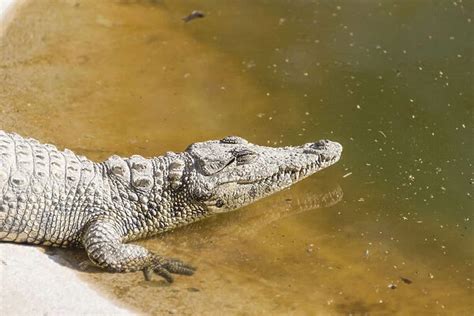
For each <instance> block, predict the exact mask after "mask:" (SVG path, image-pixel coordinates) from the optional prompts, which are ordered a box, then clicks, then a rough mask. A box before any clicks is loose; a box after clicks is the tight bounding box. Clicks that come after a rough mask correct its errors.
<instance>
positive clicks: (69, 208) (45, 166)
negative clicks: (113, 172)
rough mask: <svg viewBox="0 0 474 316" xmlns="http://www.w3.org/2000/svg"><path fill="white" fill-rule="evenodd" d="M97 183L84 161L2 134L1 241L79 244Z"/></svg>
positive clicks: (93, 169) (96, 176) (93, 166)
mask: <svg viewBox="0 0 474 316" xmlns="http://www.w3.org/2000/svg"><path fill="white" fill-rule="evenodd" d="M99 182H101V180H100V177H99V174H98V170H97V165H96V164H94V163H93V162H91V161H90V160H88V159H86V158H85V157H82V156H78V155H76V154H74V153H73V152H72V151H70V150H67V149H66V150H64V151H60V150H58V149H57V148H56V147H54V146H53V145H45V144H40V143H39V142H38V141H36V140H34V139H27V138H23V137H21V136H19V135H16V134H11V133H6V132H4V131H0V240H4V241H12V242H27V243H33V244H44V245H56V246H67V245H71V244H74V243H77V242H78V239H79V236H78V232H79V231H80V228H81V224H82V223H83V222H84V221H85V220H86V218H85V217H86V215H87V213H85V212H83V211H82V210H84V208H86V207H88V206H91V205H93V204H94V200H95V198H96V196H95V195H96V191H97V190H96V188H97V185H100V183H99Z"/></svg>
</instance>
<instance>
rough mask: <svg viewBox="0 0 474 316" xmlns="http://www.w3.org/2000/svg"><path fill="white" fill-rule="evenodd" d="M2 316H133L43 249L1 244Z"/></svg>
mask: <svg viewBox="0 0 474 316" xmlns="http://www.w3.org/2000/svg"><path fill="white" fill-rule="evenodd" d="M0 293H1V295H0V315H93V314H94V315H97V314H101V315H105V314H107V315H112V314H113V315H131V314H133V313H132V312H130V311H127V310H126V309H123V308H121V307H118V306H116V305H114V304H113V303H112V302H111V301H109V300H108V299H107V298H104V297H102V296H100V294H99V293H97V292H96V291H94V290H93V289H92V288H90V287H89V286H88V285H87V284H86V283H84V282H83V281H81V280H80V279H79V278H78V276H77V275H76V272H74V270H72V269H70V268H68V267H65V266H62V265H60V264H59V263H56V262H54V261H53V260H51V259H50V258H49V257H48V256H47V255H46V254H44V253H43V251H42V249H41V248H38V247H32V246H26V245H17V244H9V243H0Z"/></svg>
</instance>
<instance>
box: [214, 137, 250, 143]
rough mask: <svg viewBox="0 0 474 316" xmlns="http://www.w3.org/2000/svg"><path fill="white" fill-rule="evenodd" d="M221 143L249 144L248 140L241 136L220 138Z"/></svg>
mask: <svg viewBox="0 0 474 316" xmlns="http://www.w3.org/2000/svg"><path fill="white" fill-rule="evenodd" d="M220 143H221V144H248V141H247V140H245V139H243V138H242V137H239V136H227V137H224V138H222V139H221V140H220Z"/></svg>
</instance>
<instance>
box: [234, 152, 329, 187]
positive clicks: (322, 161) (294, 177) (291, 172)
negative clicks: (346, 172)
mask: <svg viewBox="0 0 474 316" xmlns="http://www.w3.org/2000/svg"><path fill="white" fill-rule="evenodd" d="M336 161H337V157H324V156H319V157H318V159H317V160H315V161H313V162H311V163H308V164H307V165H304V166H302V167H299V168H298V167H281V168H280V170H278V171H277V172H275V173H273V174H272V175H270V176H267V177H264V178H257V179H241V180H237V184H241V185H245V184H269V185H271V184H279V183H282V182H284V183H286V182H288V184H292V183H294V182H297V181H299V180H302V179H304V178H306V177H307V176H309V175H311V174H313V173H315V172H316V171H318V170H321V169H322V168H323V167H325V166H326V165H331V164H333V163H334V162H336Z"/></svg>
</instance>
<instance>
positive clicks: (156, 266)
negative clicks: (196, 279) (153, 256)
mask: <svg viewBox="0 0 474 316" xmlns="http://www.w3.org/2000/svg"><path fill="white" fill-rule="evenodd" d="M195 271H196V268H195V267H193V266H191V265H189V264H186V263H184V262H182V261H181V260H178V259H165V258H159V259H158V260H156V261H155V262H154V263H153V264H151V265H150V266H148V267H146V268H145V269H143V275H144V276H145V280H147V281H151V277H152V274H153V273H156V274H158V275H159V276H161V277H162V278H164V279H165V280H166V281H167V282H168V283H173V281H174V278H173V275H172V274H181V275H193V274H194V272H195Z"/></svg>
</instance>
